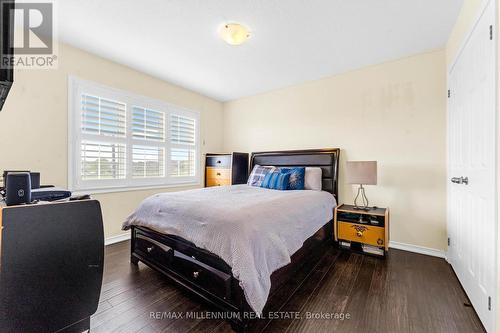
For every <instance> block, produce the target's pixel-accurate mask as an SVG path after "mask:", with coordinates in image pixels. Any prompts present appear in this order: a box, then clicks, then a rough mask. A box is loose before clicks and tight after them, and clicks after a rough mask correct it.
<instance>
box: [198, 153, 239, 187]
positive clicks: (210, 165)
mask: <svg viewBox="0 0 500 333" xmlns="http://www.w3.org/2000/svg"><path fill="white" fill-rule="evenodd" d="M247 180H248V154H247V153H231V154H211V153H208V154H206V158H205V187H210V186H222V185H236V184H245V183H246V182H247Z"/></svg>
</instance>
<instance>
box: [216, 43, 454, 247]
mask: <svg viewBox="0 0 500 333" xmlns="http://www.w3.org/2000/svg"><path fill="white" fill-rule="evenodd" d="M445 64H446V58H445V52H444V50H440V51H435V52H431V53H426V54H420V55H416V56H413V57H409V58H405V59H401V60H398V61H394V62H389V63H384V64H380V65H376V66H371V67H368V68H363V69H360V70H356V71H352V72H349V73H346V74H342V75H337V76H333V77H329V78H326V79H323V80H319V81H314V82H309V83H305V84H301V85H297V86H293V87H289V88H285V89H281V90H276V91H272V92H269V93H265V94H261V95H257V96H253V97H249V98H243V99H240V100H236V101H233V102H228V103H226V104H225V105H224V148H225V150H227V151H232V150H237V151H246V152H251V151H260V150H277V149H303V148H323V147H339V148H341V149H342V156H341V168H340V200H341V201H342V202H345V203H350V202H352V199H353V190H354V189H355V187H352V186H351V185H348V184H345V183H344V163H345V161H346V160H377V161H378V163H379V185H377V186H367V195H368V197H369V199H370V203H371V204H373V205H377V206H381V207H383V206H387V207H390V209H391V222H392V224H391V238H392V240H393V241H396V242H401V243H407V244H413V245H418V246H423V247H429V248H434V249H439V250H444V249H445V248H446V215H445V207H446V187H445V186H446V183H445V181H446V98H445V91H446V75H445V73H446V70H445Z"/></svg>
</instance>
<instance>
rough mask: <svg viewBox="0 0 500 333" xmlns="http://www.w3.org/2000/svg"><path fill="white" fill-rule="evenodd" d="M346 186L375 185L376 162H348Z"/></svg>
mask: <svg viewBox="0 0 500 333" xmlns="http://www.w3.org/2000/svg"><path fill="white" fill-rule="evenodd" d="M346 166H347V168H346V174H347V183H348V184H363V185H377V161H348V162H347V165H346Z"/></svg>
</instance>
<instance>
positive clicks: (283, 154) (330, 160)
mask: <svg viewBox="0 0 500 333" xmlns="http://www.w3.org/2000/svg"><path fill="white" fill-rule="evenodd" d="M339 155H340V149H339V148H329V149H309V150H286V151H267V152H259V153H252V157H251V158H250V170H252V169H253V167H254V165H256V164H259V165H275V166H283V167H285V166H288V167H291V166H303V167H320V168H321V170H322V171H323V173H322V181H323V190H324V191H327V192H330V193H332V194H333V195H334V196H335V199H336V200H337V202H339V194H338V182H339V181H338V179H339Z"/></svg>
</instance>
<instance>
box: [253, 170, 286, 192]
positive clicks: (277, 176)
mask: <svg viewBox="0 0 500 333" xmlns="http://www.w3.org/2000/svg"><path fill="white" fill-rule="evenodd" d="M289 181H290V173H283V172H279V171H274V172H270V173H268V174H267V175H266V176H265V177H264V181H263V182H262V185H260V186H261V187H265V188H270V189H273V190H281V191H285V190H287V189H288V182H289Z"/></svg>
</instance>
